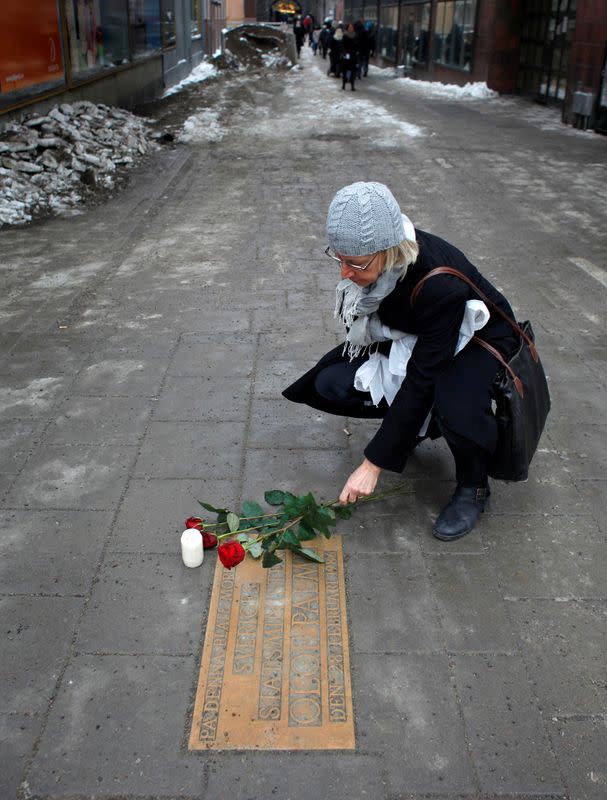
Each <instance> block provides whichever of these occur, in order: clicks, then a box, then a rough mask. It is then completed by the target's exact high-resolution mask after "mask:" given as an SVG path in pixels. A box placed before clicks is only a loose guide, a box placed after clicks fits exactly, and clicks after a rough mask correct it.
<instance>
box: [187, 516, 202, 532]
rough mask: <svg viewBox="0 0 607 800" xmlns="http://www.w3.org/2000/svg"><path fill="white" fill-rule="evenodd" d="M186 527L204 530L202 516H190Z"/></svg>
mask: <svg viewBox="0 0 607 800" xmlns="http://www.w3.org/2000/svg"><path fill="white" fill-rule="evenodd" d="M185 526H186V528H196V529H197V530H199V531H200V530H202V520H201V519H200V517H188V518H187V519H186V521H185Z"/></svg>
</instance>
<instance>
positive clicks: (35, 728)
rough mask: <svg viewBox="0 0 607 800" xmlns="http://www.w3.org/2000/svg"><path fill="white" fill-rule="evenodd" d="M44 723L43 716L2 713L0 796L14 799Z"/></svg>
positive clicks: (0, 721)
mask: <svg viewBox="0 0 607 800" xmlns="http://www.w3.org/2000/svg"><path fill="white" fill-rule="evenodd" d="M41 725H42V718H41V717H32V716H29V715H25V714H0V797H2V798H4V800H13V798H16V797H17V790H18V789H19V786H20V784H21V778H22V775H23V770H24V769H25V765H26V763H27V759H28V756H29V754H30V752H31V750H32V748H33V746H34V742H35V740H36V737H37V736H38V732H39V730H40V726H41Z"/></svg>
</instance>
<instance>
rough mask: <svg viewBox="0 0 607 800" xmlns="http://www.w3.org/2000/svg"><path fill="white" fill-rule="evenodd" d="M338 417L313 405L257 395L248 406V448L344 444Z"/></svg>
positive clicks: (337, 445) (345, 440)
mask: <svg viewBox="0 0 607 800" xmlns="http://www.w3.org/2000/svg"><path fill="white" fill-rule="evenodd" d="M342 427H343V426H342V423H341V421H340V420H339V418H336V417H334V416H331V415H329V414H323V413H321V412H320V411H316V410H315V409H313V408H308V407H307V406H300V405H299V404H295V403H287V402H285V401H284V400H268V399H266V398H259V397H256V398H254V399H253V405H252V408H251V427H250V432H249V445H250V446H251V447H262V448H274V447H289V446H291V447H330V448H335V449H336V450H337V449H339V448H346V447H347V444H348V442H347V437H346V436H345V434H344V433H343V430H342Z"/></svg>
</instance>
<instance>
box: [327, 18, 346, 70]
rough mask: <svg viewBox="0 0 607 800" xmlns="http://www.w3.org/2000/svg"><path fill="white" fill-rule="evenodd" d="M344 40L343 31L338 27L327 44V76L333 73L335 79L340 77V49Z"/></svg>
mask: <svg viewBox="0 0 607 800" xmlns="http://www.w3.org/2000/svg"><path fill="white" fill-rule="evenodd" d="M343 39H344V32H343V29H342V28H340V27H339V26H338V27H337V28H335V30H334V31H333V35H332V36H331V41H330V42H329V69H328V71H327V75H330V74H331V73H333V75H335V77H336V78H339V76H340V74H341V73H340V65H341V48H342V43H343Z"/></svg>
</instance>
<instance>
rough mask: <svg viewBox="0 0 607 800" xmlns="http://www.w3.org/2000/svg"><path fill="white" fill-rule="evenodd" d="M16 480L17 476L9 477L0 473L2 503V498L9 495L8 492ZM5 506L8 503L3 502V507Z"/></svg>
mask: <svg viewBox="0 0 607 800" xmlns="http://www.w3.org/2000/svg"><path fill="white" fill-rule="evenodd" d="M15 478H16V476H15V475H7V474H6V473H4V472H0V501H2V498H4V496H5V495H6V494H7V493H8V490H9V489H10V487H11V486H12V484H13V481H14V480H15ZM5 505H6V503H5V502H2V506H5Z"/></svg>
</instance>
